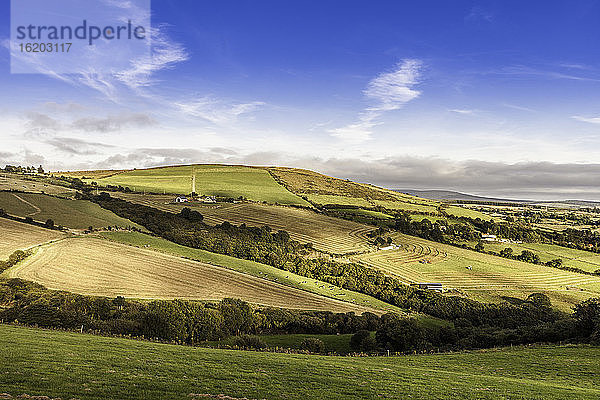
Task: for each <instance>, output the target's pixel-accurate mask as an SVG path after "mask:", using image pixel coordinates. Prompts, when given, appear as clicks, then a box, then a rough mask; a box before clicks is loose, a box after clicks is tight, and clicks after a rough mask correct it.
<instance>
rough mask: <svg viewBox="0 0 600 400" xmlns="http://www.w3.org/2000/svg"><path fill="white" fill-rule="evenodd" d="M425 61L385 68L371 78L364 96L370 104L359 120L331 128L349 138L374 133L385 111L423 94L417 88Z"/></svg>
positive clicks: (338, 135)
mask: <svg viewBox="0 0 600 400" xmlns="http://www.w3.org/2000/svg"><path fill="white" fill-rule="evenodd" d="M422 68H423V63H422V62H421V61H419V60H414V59H408V60H404V61H402V62H400V63H398V65H397V66H396V69H395V70H394V71H392V72H385V73H382V74H380V75H378V76H377V77H375V78H374V79H372V80H371V81H370V82H369V83H368V85H367V87H366V89H365V90H364V91H363V94H364V96H365V97H366V98H367V99H368V101H369V102H370V103H371V105H370V106H369V107H367V108H365V109H364V110H363V111H362V112H361V113H360V114H359V115H358V121H357V122H355V123H352V124H348V125H346V126H343V127H340V128H335V129H331V130H329V133H330V134H331V135H332V136H334V137H336V138H339V139H342V140H346V141H350V142H364V141H366V140H368V139H369V138H370V137H371V135H372V134H373V128H374V127H375V126H377V125H379V124H381V122H378V121H377V119H378V118H379V117H381V116H382V115H383V114H384V113H386V112H389V111H394V110H398V109H400V108H402V107H403V106H404V105H405V104H406V103H408V102H409V101H411V100H414V99H416V98H417V97H419V95H420V94H421V92H420V91H418V90H416V89H414V86H416V85H417V84H418V83H419V79H420V77H421V70H422Z"/></svg>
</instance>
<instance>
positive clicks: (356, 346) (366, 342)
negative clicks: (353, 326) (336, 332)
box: [350, 329, 377, 352]
mask: <svg viewBox="0 0 600 400" xmlns="http://www.w3.org/2000/svg"><path fill="white" fill-rule="evenodd" d="M350 348H351V349H352V350H355V351H365V352H369V351H373V350H375V349H376V348H377V341H376V340H375V338H374V337H373V336H371V332H369V331H368V330H366V329H362V330H360V331H358V332H356V333H355V334H354V335H352V337H351V338H350Z"/></svg>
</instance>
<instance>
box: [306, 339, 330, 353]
mask: <svg viewBox="0 0 600 400" xmlns="http://www.w3.org/2000/svg"><path fill="white" fill-rule="evenodd" d="M300 348H301V349H302V350H308V351H309V352H311V353H323V352H325V343H323V341H322V340H321V339H317V338H314V337H308V338H306V339H304V340H303V341H302V343H300Z"/></svg>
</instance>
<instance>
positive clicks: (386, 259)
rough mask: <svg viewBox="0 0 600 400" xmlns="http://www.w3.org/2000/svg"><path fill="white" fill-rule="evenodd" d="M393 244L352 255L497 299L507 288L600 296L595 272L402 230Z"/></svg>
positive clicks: (565, 296)
mask: <svg viewBox="0 0 600 400" xmlns="http://www.w3.org/2000/svg"><path fill="white" fill-rule="evenodd" d="M394 243H396V244H398V245H400V246H401V248H400V249H397V250H380V251H377V252H373V253H367V254H361V255H356V256H353V257H352V258H353V259H354V260H356V261H360V262H363V263H364V264H366V265H368V266H371V267H373V268H378V269H380V270H382V271H384V272H385V273H388V274H390V275H393V276H396V277H398V278H399V279H401V280H402V281H404V282H406V283H411V282H441V283H442V284H443V285H444V287H446V288H456V289H461V290H463V291H465V292H466V293H469V294H473V295H474V296H477V297H485V298H486V300H490V299H496V300H498V299H499V298H501V296H506V295H509V293H510V295H511V296H516V297H521V298H522V297H525V296H526V295H527V294H529V293H532V292H544V293H547V294H548V295H549V296H550V297H551V299H552V300H554V302H556V303H557V304H556V305H558V306H560V307H562V308H569V307H570V306H571V305H572V304H574V303H576V302H579V301H581V300H584V299H586V298H589V297H594V296H598V295H600V277H594V276H589V275H583V274H577V273H572V272H567V271H561V270H558V269H555V268H549V267H545V266H540V265H534V264H530V263H524V262H520V261H516V260H509V259H505V258H501V257H496V256H491V255H487V254H482V253H477V252H474V251H471V250H466V249H461V248H457V247H454V246H449V245H444V244H440V243H435V242H430V241H427V240H424V239H420V238H415V237H412V236H407V235H402V234H396V235H395V236H394ZM467 267H471V269H468V268H467Z"/></svg>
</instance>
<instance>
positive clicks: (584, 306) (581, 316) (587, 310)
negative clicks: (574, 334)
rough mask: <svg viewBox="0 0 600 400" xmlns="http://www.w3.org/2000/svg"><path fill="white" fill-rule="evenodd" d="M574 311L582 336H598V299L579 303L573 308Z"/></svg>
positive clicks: (599, 303) (599, 327) (599, 299)
mask: <svg viewBox="0 0 600 400" xmlns="http://www.w3.org/2000/svg"><path fill="white" fill-rule="evenodd" d="M574 311H575V320H576V321H577V325H578V327H579V330H580V334H582V336H586V337H587V336H591V335H595V336H598V335H600V298H594V299H589V300H586V301H584V302H581V303H579V304H577V305H576V306H575V308H574Z"/></svg>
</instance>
